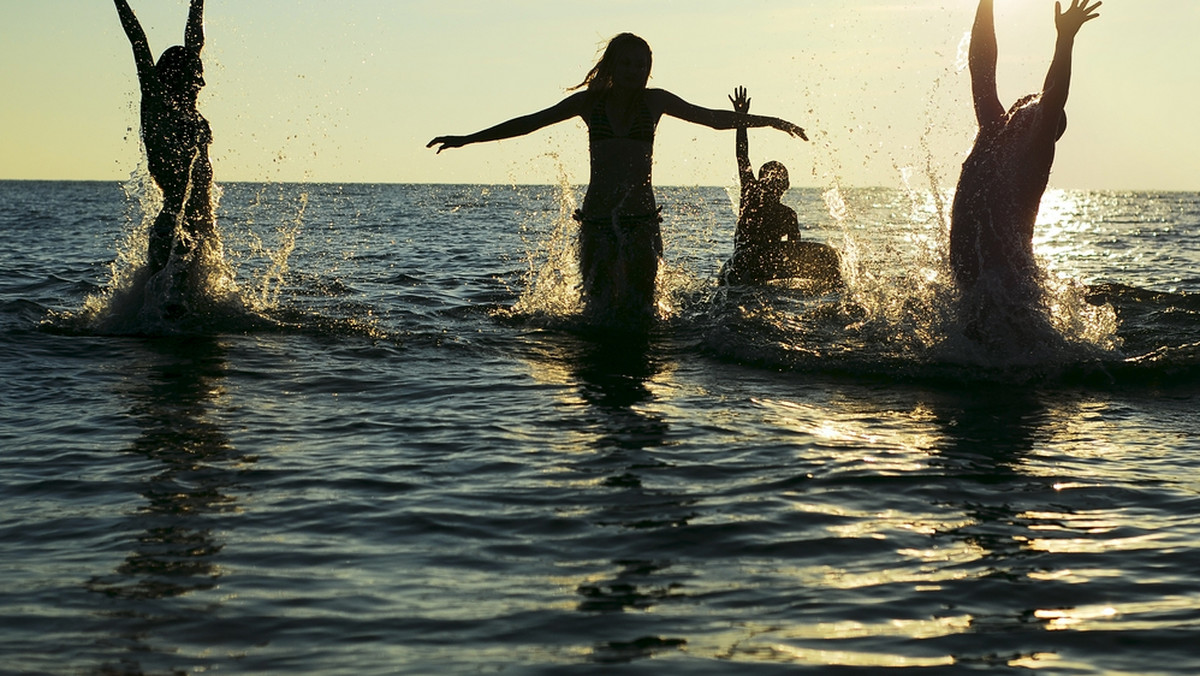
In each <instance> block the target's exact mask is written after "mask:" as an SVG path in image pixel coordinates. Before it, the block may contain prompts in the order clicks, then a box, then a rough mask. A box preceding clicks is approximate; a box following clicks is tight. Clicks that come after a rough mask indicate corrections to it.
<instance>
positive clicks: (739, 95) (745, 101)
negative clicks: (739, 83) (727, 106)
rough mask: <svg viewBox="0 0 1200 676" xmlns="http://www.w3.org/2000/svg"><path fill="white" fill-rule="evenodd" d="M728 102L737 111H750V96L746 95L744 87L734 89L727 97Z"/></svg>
mask: <svg viewBox="0 0 1200 676" xmlns="http://www.w3.org/2000/svg"><path fill="white" fill-rule="evenodd" d="M729 102H730V103H732V104H733V109H734V110H735V111H737V112H739V113H746V112H749V111H750V97H748V96H746V88H745V87H738V88H736V89H734V90H733V95H732V96H730V97H729Z"/></svg>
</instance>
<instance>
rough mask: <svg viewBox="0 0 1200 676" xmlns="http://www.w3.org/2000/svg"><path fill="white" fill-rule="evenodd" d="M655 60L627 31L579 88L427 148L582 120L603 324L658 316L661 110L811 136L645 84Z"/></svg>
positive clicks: (591, 299) (582, 213)
mask: <svg viewBox="0 0 1200 676" xmlns="http://www.w3.org/2000/svg"><path fill="white" fill-rule="evenodd" d="M650 64H651V53H650V45H649V44H647V43H646V41H645V40H643V39H642V38H640V37H638V36H636V35H633V34H631V33H622V34H620V35H618V36H616V37H615V38H613V39H612V40H610V41H609V43H608V46H607V47H606V48H605V50H604V54H603V56H601V57H600V60H599V61H598V62H597V63H596V65H595V66H593V67H592V69H591V70H590V71H589V72H588V74H587V76H586V77H584V79H583V82H581V83H580V84H579V85H577V86H576V87H574V89H576V90H580V91H576V92H575V93H574V94H571V95H569V96H567V98H565V99H563V100H562V101H560V102H558V103H557V104H555V105H553V106H551V107H549V108H546V109H545V110H541V111H538V112H535V113H531V114H529V115H524V116H521V117H517V118H514V119H511V120H508V121H506V122H501V123H500V124H498V125H495V126H493V127H489V128H487V129H484V130H482V131H478V132H476V133H474V134H470V135H467V136H439V137H437V138H435V139H433V140H432V141H430V142H429V144H428V145H427V146H426V147H434V146H436V147H437V151H438V152H441V151H443V150H446V149H447V148H460V147H462V146H465V145H468V144H471V143H480V142H483V141H497V140H500V139H506V138H513V137H515V136H523V135H525V134H528V133H530V132H534V131H537V130H538V129H541V128H543V127H547V126H549V125H552V124H556V123H558V122H563V121H565V120H569V119H571V118H573V117H578V118H581V119H582V120H583V121H584V123H585V124H586V125H587V128H588V140H589V148H590V156H591V179H590V181H589V183H588V188H587V194H586V195H585V196H584V199H583V207H582V208H581V209H580V210H579V212H577V213H576V220H578V221H579V222H580V224H581V227H580V235H579V269H580V274H581V277H582V279H583V299H584V307H585V312H586V313H587V314H588V316H589V317H592V318H595V319H598V320H600V321H602V322H619V323H623V324H628V323H637V322H640V321H643V320H645V319H649V318H651V317H653V316H654V308H655V303H654V285H655V280H656V277H657V275H658V261H659V258H660V257H661V255H662V237H661V233H660V231H659V223H660V221H661V220H662V219H661V217H660V216H659V209H658V206H657V205H656V203H655V200H654V189H653V186H652V184H651V180H650V171H651V165H652V159H653V154H654V131H655V128H656V127H657V126H658V121H659V119H660V118H661V117H662V116H663V115H670V116H672V117H676V118H679V119H681V120H685V121H687V122H692V123H694V124H700V125H704V126H706V127H711V128H713V129H739V128H745V127H773V128H775V129H779V130H780V131H784V132H787V133H788V134H791V135H792V136H799V137H800V138H802V139H805V140H808V139H807V137H806V136H805V135H804V130H803V129H801V128H800V127H798V126H796V125H795V124H792V123H791V122H788V121H786V120H782V119H780V118H777V117H765V116H762V115H750V114H748V113H744V112H738V111H731V110H715V109H709V108H702V107H700V106H696V105H693V104H691V103H688V102H687V101H684V100H683V99H681V98H679V97H678V96H676V95H674V94H672V93H670V92H668V91H666V90H664V89H648V88H647V87H646V82H647V81H648V80H649V78H650Z"/></svg>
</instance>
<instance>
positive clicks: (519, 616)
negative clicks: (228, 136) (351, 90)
mask: <svg viewBox="0 0 1200 676" xmlns="http://www.w3.org/2000/svg"><path fill="white" fill-rule="evenodd" d="M658 194H659V196H660V199H661V203H662V204H663V206H664V215H665V222H664V224H663V230H664V236H665V239H666V263H665V266H664V268H663V270H662V273H661V276H660V281H661V284H660V286H661V289H660V292H661V294H660V295H661V309H662V318H661V319H660V320H659V321H658V323H657V324H656V326H654V328H653V329H652V330H651V331H650V332H649V334H648V335H639V336H632V335H614V334H610V333H607V332H604V331H597V330H596V327H592V326H588V325H587V324H586V323H585V322H583V321H581V319H580V316H579V302H578V291H577V283H578V273H577V271H576V270H575V268H574V263H573V247H574V245H575V234H576V231H575V227H576V226H575V223H574V222H573V221H572V220H571V219H570V217H569V215H570V213H571V210H572V209H573V208H574V205H575V204H576V203H577V201H578V200H579V192H578V189H577V188H574V187H563V186H515V187H514V186H481V185H453V186H451V185H357V184H356V185H329V184H321V185H300V184H283V185H281V184H241V183H239V184H227V185H224V186H222V189H221V195H220V203H219V208H218V223H219V227H220V230H221V233H222V237H223V244H224V260H223V262H222V264H221V266H220V268H219V269H218V270H215V271H214V274H213V276H212V277H211V281H210V285H209V286H208V287H206V288H204V289H201V291H202V293H203V295H204V298H205V299H206V301H205V302H204V303H200V304H197V305H195V306H193V307H192V308H191V312H189V313H188V314H187V315H186V316H185V317H184V318H183V319H166V318H164V317H163V316H162V315H161V314H160V313H156V312H155V311H154V309H155V302H156V300H157V299H156V298H154V297H153V294H152V293H150V292H148V291H146V290H145V289H139V288H137V282H136V279H137V274H136V273H137V271H138V270H139V268H140V265H141V263H142V255H143V251H144V247H145V225H144V224H145V221H146V213H148V212H149V213H151V214H152V213H153V208H154V205H153V200H152V199H151V198H149V197H147V195H146V191H144V190H142V189H140V188H139V187H138V186H137V184H136V183H130V184H127V185H122V184H120V183H117V182H82V183H74V182H13V181H4V182H0V355H2V356H3V358H2V359H0V401H2V402H3V405H2V407H0V543H3V544H2V545H0V655H2V656H3V659H2V660H0V673H12V674H41V673H44V674H202V673H289V674H322V675H330V674H346V675H348V676H349V675H354V676H363V675H367V674H394V673H404V674H440V673H508V674H557V673H569V674H609V673H620V674H795V673H812V674H878V673H883V672H887V671H890V670H895V671H901V670H903V673H905V674H909V673H912V674H955V675H958V674H968V673H998V674H1000V673H1013V674H1017V673H1029V672H1031V671H1038V672H1040V673H1047V674H1080V675H1097V676H1099V675H1102V674H1103V675H1109V674H1131V675H1132V674H1137V675H1139V676H1146V675H1149V674H1170V675H1178V676H1185V675H1186V676H1191V675H1194V674H1197V673H1200V652H1198V651H1197V649H1196V637H1197V636H1198V635H1200V575H1198V574H1197V571H1198V570H1200V416H1198V415H1197V401H1198V399H1197V395H1198V394H1200V360H1198V359H1197V353H1198V351H1200V315H1198V312H1200V194H1195V193H1150V192H1126V193H1119V192H1085V191H1057V190H1055V191H1050V192H1049V193H1048V194H1047V196H1046V199H1045V201H1044V203H1043V209H1042V212H1041V216H1040V219H1039V223H1038V227H1037V236H1036V241H1035V248H1036V252H1037V254H1038V256H1039V259H1040V263H1041V265H1042V268H1043V269H1044V271H1045V279H1044V288H1045V292H1044V297H1043V299H1042V301H1041V304H1040V305H1039V306H1038V307H1037V308H1036V317H1037V320H1038V322H1039V323H1040V328H1039V329H1038V330H1037V331H1032V330H1027V329H1028V327H1026V326H1020V325H1015V324H1014V325H1013V326H1012V327H1011V333H1000V334H996V333H994V332H993V334H992V335H991V342H990V344H989V345H986V346H984V345H980V344H979V342H978V341H976V340H973V339H972V335H971V332H970V331H969V330H968V327H967V326H966V325H965V324H964V322H963V320H962V319H961V318H960V316H959V314H958V313H957V312H956V304H957V297H956V291H955V289H954V288H953V285H952V284H950V283H949V280H948V276H947V272H946V261H945V251H946V237H947V235H946V226H945V211H946V209H947V204H948V201H947V197H946V196H945V195H937V194H930V193H928V192H920V191H916V192H913V191H903V190H890V189H874V190H868V189H853V190H851V189H844V190H836V189H831V190H814V189H794V190H792V191H791V192H789V193H788V195H787V198H786V201H787V202H788V203H789V204H791V205H792V206H793V207H794V208H796V210H797V211H798V212H799V214H800V220H801V222H802V223H803V224H805V228H806V230H805V237H806V238H809V239H812V240H815V241H822V242H827V243H829V244H830V245H832V246H833V247H835V248H836V249H837V250H838V251H839V252H840V254H841V257H842V272H843V276H844V278H845V281H846V288H845V289H844V290H841V291H837V292H831V293H821V294H813V293H810V292H809V291H807V290H806V289H804V288H803V287H802V286H797V285H794V284H788V283H776V284H773V285H769V286H766V287H756V288H749V287H725V286H720V285H718V284H717V272H718V270H719V269H720V266H721V263H722V262H723V261H724V260H725V259H726V258H728V256H729V254H730V253H731V248H732V244H731V242H732V232H733V224H734V205H733V201H732V200H733V199H736V195H735V193H733V192H732V191H730V190H727V189H725V188H720V187H716V188H661V189H659V190H658ZM731 195H733V197H732V198H731Z"/></svg>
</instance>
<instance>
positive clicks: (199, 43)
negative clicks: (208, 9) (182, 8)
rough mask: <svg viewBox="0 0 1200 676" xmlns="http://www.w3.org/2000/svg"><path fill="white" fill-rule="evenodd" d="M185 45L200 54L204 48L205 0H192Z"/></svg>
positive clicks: (184, 37) (184, 40)
mask: <svg viewBox="0 0 1200 676" xmlns="http://www.w3.org/2000/svg"><path fill="white" fill-rule="evenodd" d="M183 46H184V47H187V48H188V49H190V50H192V51H193V52H195V53H197V54H199V53H200V51H201V50H202V49H204V0H192V7H191V9H190V10H188V22H187V29H186V30H185V31H184V34H183Z"/></svg>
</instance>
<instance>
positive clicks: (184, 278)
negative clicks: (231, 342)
mask: <svg viewBox="0 0 1200 676" xmlns="http://www.w3.org/2000/svg"><path fill="white" fill-rule="evenodd" d="M122 189H123V191H124V193H125V196H126V203H127V205H128V208H127V211H126V220H127V221H128V222H129V223H130V226H129V227H128V228H127V230H126V232H125V233H124V234H123V235H122V237H121V239H120V241H118V242H117V245H116V257H115V258H114V260H113V262H112V263H111V264H110V266H109V270H110V272H109V282H108V284H107V285H105V287H104V288H103V289H101V290H100V291H98V292H97V293H94V294H91V295H89V296H88V297H87V298H85V299H84V301H83V304H82V306H81V307H80V308H79V309H77V310H73V311H66V312H61V313H52V314H51V316H50V317H49V318H48V319H47V320H46V324H47V325H48V326H49V327H50V328H53V329H56V330H65V331H73V332H88V333H101V334H118V335H177V334H191V333H210V332H214V331H217V332H219V331H222V330H238V329H245V328H254V327H264V326H276V325H278V322H276V321H275V320H273V319H271V318H270V317H269V316H268V315H267V314H265V313H266V312H267V311H268V310H270V309H273V308H274V307H275V306H276V304H277V303H278V298H279V291H280V288H281V284H282V281H283V278H284V275H285V274H286V273H287V270H288V263H287V261H288V258H289V256H290V255H291V253H292V251H293V250H294V247H295V236H296V232H297V231H298V230H299V228H300V224H301V222H302V216H303V213H304V208H305V206H306V203H307V202H306V199H307V198H306V196H302V197H301V203H300V206H299V209H298V213H297V216H296V218H295V219H293V220H292V221H291V223H290V224H289V225H287V226H285V227H284V228H282V229H281V233H282V235H283V236H282V237H281V245H280V246H279V247H277V248H276V249H274V250H270V249H268V248H266V247H264V246H263V245H262V242H261V240H258V239H257V238H256V237H254V236H253V235H250V237H251V238H252V240H253V242H254V244H253V245H252V246H251V250H250V254H251V255H253V256H257V257H259V258H262V259H265V260H266V261H269V263H268V264H267V265H266V267H265V269H264V270H262V271H261V272H259V273H257V274H255V275H254V279H255V283H254V284H252V285H250V286H244V285H242V284H239V282H238V279H237V270H236V268H235V265H234V263H235V262H236V261H237V260H238V259H239V257H240V256H239V254H237V253H235V254H232V255H230V254H228V253H227V251H226V247H225V242H224V238H223V232H222V227H221V225H220V224H219V223H215V224H214V227H215V230H214V233H213V235H212V236H211V237H208V238H205V239H204V240H203V241H200V242H196V243H194V244H193V246H191V247H190V248H189V251H188V253H187V254H185V255H182V256H181V255H178V254H177V253H174V252H173V253H172V255H171V259H170V261H169V262H168V264H167V265H166V267H164V268H163V269H162V270H161V271H159V272H158V273H157V274H154V275H151V274H150V272H149V270H148V269H147V251H148V246H149V235H150V229H151V226H152V225H153V223H154V220H155V218H156V217H157V214H158V213H159V210H160V208H161V204H162V196H161V192H160V191H159V190H158V188H157V186H156V185H155V184H154V182H153V179H152V178H151V177H150V174H149V171H148V168H147V167H146V165H145V160H144V159H143V161H142V165H141V166H140V167H139V168H138V170H137V171H135V172H134V173H133V174H132V175H131V176H130V179H129V180H128V181H126V182H125V183H124V184H123V185H122ZM223 192H224V191H223V189H222V188H221V187H220V186H219V185H216V184H214V185H213V189H212V197H211V200H212V203H211V208H212V210H213V213H218V212H219V206H220V198H221V196H222V195H223Z"/></svg>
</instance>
